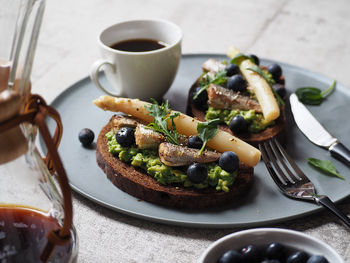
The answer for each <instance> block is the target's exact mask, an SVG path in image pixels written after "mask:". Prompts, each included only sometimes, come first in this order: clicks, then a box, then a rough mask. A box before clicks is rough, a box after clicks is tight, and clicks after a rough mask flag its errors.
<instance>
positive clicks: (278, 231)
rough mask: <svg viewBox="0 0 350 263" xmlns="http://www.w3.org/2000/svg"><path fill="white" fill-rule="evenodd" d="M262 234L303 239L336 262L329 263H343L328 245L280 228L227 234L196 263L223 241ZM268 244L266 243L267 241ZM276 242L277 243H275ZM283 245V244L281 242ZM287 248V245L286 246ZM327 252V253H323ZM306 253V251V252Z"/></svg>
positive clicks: (256, 229)
mask: <svg viewBox="0 0 350 263" xmlns="http://www.w3.org/2000/svg"><path fill="white" fill-rule="evenodd" d="M259 233H260V234H263V233H267V234H281V235H283V236H290V237H292V236H294V237H299V238H302V239H304V240H305V241H309V242H312V243H314V244H317V245H318V246H320V247H323V248H324V250H323V252H324V255H325V256H327V257H332V258H334V259H336V260H337V261H335V262H333V261H332V262H330V263H344V261H343V259H342V258H341V257H340V256H339V254H338V253H337V252H336V251H335V250H334V249H333V248H332V247H331V246H329V245H327V244H326V243H324V242H323V241H321V240H319V239H316V238H315V237H312V236H309V235H307V234H304V233H301V232H298V231H294V230H289V229H282V228H255V229H248V230H242V231H239V232H235V233H232V234H228V235H226V236H224V237H222V238H220V239H218V240H216V241H215V242H213V243H212V244H211V245H210V246H209V247H208V248H207V249H206V250H205V251H204V252H203V254H202V255H201V257H200V258H199V261H198V262H201V263H202V262H205V261H204V260H205V259H206V258H207V257H208V256H209V255H210V254H211V253H212V252H213V251H214V249H215V248H217V247H218V246H220V245H221V244H223V243H224V242H225V241H227V240H230V239H233V238H239V237H242V236H248V235H256V234H259ZM267 242H268V241H267ZM276 242H277V241H276ZM252 243H254V240H252ZM281 243H284V242H281ZM244 245H249V244H242V246H244ZM286 245H287V246H288V244H286ZM326 251H327V253H328V252H329V253H328V254H327V253H325V252H326ZM306 252H308V251H306Z"/></svg>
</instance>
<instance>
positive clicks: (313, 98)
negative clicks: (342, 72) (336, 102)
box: [295, 80, 337, 105]
mask: <svg viewBox="0 0 350 263" xmlns="http://www.w3.org/2000/svg"><path fill="white" fill-rule="evenodd" d="M336 83H337V81H336V80H333V82H332V85H331V86H330V87H329V88H328V89H326V90H325V91H321V90H320V89H318V88H314V87H302V88H298V89H297V90H296V91H295V94H296V95H297V97H298V99H299V101H301V102H302V103H304V104H309V105H320V104H321V103H322V102H323V100H324V99H325V98H326V97H327V96H329V95H330V94H331V93H332V92H333V91H334V89H335V85H336Z"/></svg>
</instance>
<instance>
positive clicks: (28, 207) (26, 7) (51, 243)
mask: <svg viewBox="0 0 350 263" xmlns="http://www.w3.org/2000/svg"><path fill="white" fill-rule="evenodd" d="M44 5H45V1H44V0H0V6H1V8H0V262H2V263H5V262H74V261H76V258H77V239H76V233H75V230H74V227H73V226H72V224H71V220H72V219H71V218H72V204H71V195H70V188H69V185H68V181H67V178H66V176H65V172H64V168H63V167H62V165H60V163H59V161H60V159H59V156H58V154H57V151H56V152H55V151H52V147H51V152H50V151H49V155H48V156H47V157H46V158H42V156H41V155H40V153H39V151H38V150H37V148H36V145H35V140H36V135H37V132H38V130H39V131H40V132H42V133H43V134H44V135H45V131H46V130H45V129H46V126H45V118H44V117H45V115H46V114H47V113H49V114H48V115H51V116H54V117H55V120H56V122H57V130H56V134H55V136H49V135H48V134H46V135H45V138H46V140H45V141H48V142H49V143H50V145H51V146H52V145H54V146H57V144H58V143H59V139H60V132H61V128H62V126H61V123H60V121H59V116H58V115H57V112H55V111H54V109H52V108H50V107H49V106H47V105H46V104H45V102H44V101H43V99H42V98H41V97H40V96H33V95H32V94H31V92H30V91H31V84H30V74H31V69H32V64H33V57H34V53H35V48H36V42H37V39H38V34H39V29H40V25H41V20H42V16H43V12H44ZM50 113H51V114H50ZM48 148H50V147H48ZM55 150H56V149H55ZM56 154H57V156H56ZM67 222H68V223H67ZM67 226H68V227H67Z"/></svg>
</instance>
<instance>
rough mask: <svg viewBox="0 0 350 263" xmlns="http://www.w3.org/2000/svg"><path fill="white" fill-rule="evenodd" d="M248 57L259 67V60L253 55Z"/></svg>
mask: <svg viewBox="0 0 350 263" xmlns="http://www.w3.org/2000/svg"><path fill="white" fill-rule="evenodd" d="M249 57H251V58H252V59H253V60H254V63H255V64H256V65H257V66H259V65H260V59H259V58H258V57H257V56H256V55H254V54H250V55H249Z"/></svg>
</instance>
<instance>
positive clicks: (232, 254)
mask: <svg viewBox="0 0 350 263" xmlns="http://www.w3.org/2000/svg"><path fill="white" fill-rule="evenodd" d="M243 262H244V261H243V256H242V255H241V254H240V253H239V252H238V251H236V250H228V251H226V252H225V253H224V254H223V255H222V256H221V257H220V258H219V260H218V261H217V263H243Z"/></svg>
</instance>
